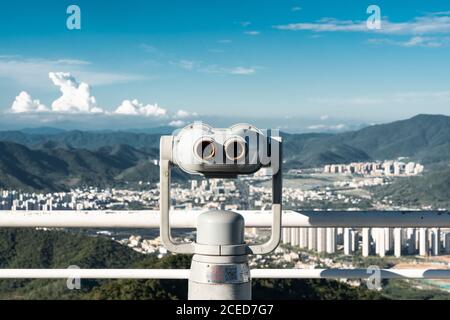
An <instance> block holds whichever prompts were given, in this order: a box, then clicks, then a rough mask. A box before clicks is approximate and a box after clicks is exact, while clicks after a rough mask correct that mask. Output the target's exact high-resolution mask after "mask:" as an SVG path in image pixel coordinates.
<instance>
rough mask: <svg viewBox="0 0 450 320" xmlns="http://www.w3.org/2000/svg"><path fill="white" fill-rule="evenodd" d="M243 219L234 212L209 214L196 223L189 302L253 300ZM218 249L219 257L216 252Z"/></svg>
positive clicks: (218, 211)
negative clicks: (194, 252)
mask: <svg viewBox="0 0 450 320" xmlns="http://www.w3.org/2000/svg"><path fill="white" fill-rule="evenodd" d="M244 226H245V223H244V218H243V217H242V216H241V215H240V214H238V213H236V212H232V211H223V210H217V211H207V212H205V213H203V214H201V215H200V216H199V217H198V220H197V241H196V249H197V248H199V250H196V251H200V253H196V254H195V255H194V257H193V258H192V264H191V272H190V275H189V289H188V298H189V299H190V300H250V299H251V297H252V294H251V279H250V269H249V266H248V258H247V246H246V244H245V241H244ZM217 248H218V249H219V250H218V251H219V252H218V253H219V254H218V255H217V254H216V255H213V254H214V253H217V250H216V249H217Z"/></svg>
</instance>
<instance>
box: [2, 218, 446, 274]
mask: <svg viewBox="0 0 450 320" xmlns="http://www.w3.org/2000/svg"><path fill="white" fill-rule="evenodd" d="M238 212H239V213H240V214H242V215H243V217H244V219H245V224H246V227H256V228H258V227H269V226H270V225H271V220H272V215H271V213H270V212H267V211H265V212H261V211H238ZM200 213H201V211H183V212H177V211H175V212H174V213H172V214H171V224H172V228H195V227H196V220H197V219H196V218H197V216H198V215H199V214H200ZM159 221H160V220H159V211H151V210H149V211H46V212H44V211H0V228H2V227H3V228H5V227H47V228H159ZM282 225H283V227H448V228H450V213H449V212H446V211H410V212H403V211H320V212H319V211H312V212H301V213H299V212H294V211H284V213H283V223H282ZM372 274H373V272H371V271H370V270H367V269H253V270H251V276H252V277H253V278H278V279H282V278H297V279H314V278H326V279H338V278H346V279H366V278H368V277H370V276H371V275H372ZM379 276H380V278H385V279H398V278H408V279H450V269H449V270H442V269H381V270H380V274H379ZM188 277H189V270H187V269H0V278H4V279H5V278H53V279H55V278H81V279H83V278H84V279H88V278H96V279H105V278H110V279H113V278H115V279H119V278H128V279H187V278H188Z"/></svg>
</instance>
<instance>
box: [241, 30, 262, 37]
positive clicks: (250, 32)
mask: <svg viewBox="0 0 450 320" xmlns="http://www.w3.org/2000/svg"><path fill="white" fill-rule="evenodd" d="M244 33H245V34H246V35H249V36H257V35H259V34H260V33H261V32H260V31H257V30H252V31H245V32H244Z"/></svg>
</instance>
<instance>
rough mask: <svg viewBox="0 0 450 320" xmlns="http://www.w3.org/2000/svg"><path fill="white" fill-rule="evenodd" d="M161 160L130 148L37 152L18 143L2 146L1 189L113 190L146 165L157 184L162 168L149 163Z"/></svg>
mask: <svg viewBox="0 0 450 320" xmlns="http://www.w3.org/2000/svg"><path fill="white" fill-rule="evenodd" d="M157 158H158V153H157V150H154V149H153V150H151V149H150V151H142V150H137V149H134V148H132V147H130V146H128V145H116V146H111V147H109V146H108V147H103V148H100V149H98V150H95V151H91V150H87V149H71V148H44V149H40V150H33V149H29V148H27V147H25V146H23V145H20V144H16V143H11V142H0V177H1V179H0V187H2V188H15V189H24V190H50V191H56V190H67V189H69V188H71V187H77V186H86V185H91V186H92V185H93V186H99V187H102V186H110V185H113V184H116V183H120V182H125V180H121V174H122V172H124V171H126V170H130V169H131V168H133V167H134V166H138V167H137V168H136V170H139V168H141V167H142V165H143V164H145V163H147V164H146V167H145V168H142V170H147V169H148V170H150V171H151V172H152V174H151V175H147V177H148V178H151V180H149V181H156V180H157V179H158V175H157V174H155V173H156V172H157V170H156V169H157V168H158V167H157V166H156V165H154V164H153V163H149V162H150V161H151V159H157ZM128 178H130V176H128ZM136 178H137V175H136ZM140 179H141V180H142V178H140ZM127 181H130V180H127ZM131 181H134V180H131Z"/></svg>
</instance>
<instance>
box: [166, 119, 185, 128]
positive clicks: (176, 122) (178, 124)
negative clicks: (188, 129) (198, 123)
mask: <svg viewBox="0 0 450 320" xmlns="http://www.w3.org/2000/svg"><path fill="white" fill-rule="evenodd" d="M184 125H186V123H185V122H184V121H183V120H173V121H171V122H170V123H169V126H171V127H182V126H184Z"/></svg>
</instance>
